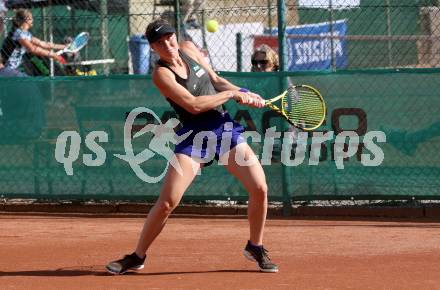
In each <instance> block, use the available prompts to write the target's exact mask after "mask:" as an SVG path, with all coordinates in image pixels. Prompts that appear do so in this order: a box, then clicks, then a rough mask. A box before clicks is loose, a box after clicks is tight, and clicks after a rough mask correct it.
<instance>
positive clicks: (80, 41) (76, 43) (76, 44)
mask: <svg viewBox="0 0 440 290" xmlns="http://www.w3.org/2000/svg"><path fill="white" fill-rule="evenodd" d="M89 38H90V35H89V33H88V32H81V33H80V34H78V35H77V36H76V37H75V39H74V40H73V41H72V42H71V43H70V44H69V45H68V46H66V47H65V48H64V49H62V50H60V51H57V54H58V55H61V54H63V53H65V52H71V53H75V52H78V51H79V50H80V49H81V48H83V47H84V46H86V45H87V43H88V42H89Z"/></svg>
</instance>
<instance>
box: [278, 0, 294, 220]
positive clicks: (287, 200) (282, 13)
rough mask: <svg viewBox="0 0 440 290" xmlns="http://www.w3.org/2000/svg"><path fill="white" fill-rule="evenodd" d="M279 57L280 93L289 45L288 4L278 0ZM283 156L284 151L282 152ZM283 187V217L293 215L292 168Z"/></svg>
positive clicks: (284, 175)
mask: <svg viewBox="0 0 440 290" xmlns="http://www.w3.org/2000/svg"><path fill="white" fill-rule="evenodd" d="M277 9H278V48H279V49H278V57H279V62H280V66H279V73H278V79H279V91H280V93H281V92H282V91H284V90H285V88H287V83H288V82H287V75H286V74H285V73H284V72H285V71H286V67H287V45H286V3H285V1H284V0H278V3H277ZM287 129H288V126H287V124H286V122H282V130H283V132H286V131H287ZM281 154H283V153H282V150H281ZM281 168H282V185H283V186H282V187H283V216H290V215H291V214H292V201H291V196H290V194H289V192H290V191H291V189H292V184H291V182H290V181H291V180H290V177H291V174H290V173H291V172H290V170H291V169H290V167H289V166H286V165H283V166H282V167H281Z"/></svg>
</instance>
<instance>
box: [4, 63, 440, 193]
mask: <svg viewBox="0 0 440 290" xmlns="http://www.w3.org/2000/svg"><path fill="white" fill-rule="evenodd" d="M222 76H223V77H225V78H227V79H229V80H230V81H232V82H233V83H235V84H237V85H239V86H241V87H247V88H249V89H251V90H252V91H255V92H257V93H259V94H261V95H262V96H263V97H265V98H270V97H273V96H276V95H277V94H279V93H280V92H281V91H282V90H283V89H284V88H281V87H280V84H281V83H282V82H281V81H280V78H284V77H285V78H288V79H289V81H290V82H292V83H295V84H309V85H312V86H313V87H315V88H317V89H318V90H319V91H320V92H321V93H322V95H323V96H324V98H325V101H326V104H327V109H328V110H327V117H326V120H325V124H324V125H323V126H321V127H320V128H319V129H318V130H316V131H315V132H313V133H308V136H306V137H307V138H305V137H304V136H305V135H304V134H303V133H301V132H297V131H296V130H293V129H292V128H288V127H287V126H286V125H285V124H283V121H282V119H281V118H279V117H278V116H277V115H276V114H274V113H272V112H271V111H269V110H266V109H254V108H249V107H245V106H240V105H238V104H236V103H234V102H233V101H230V102H228V103H227V104H226V108H227V110H228V111H229V113H230V114H231V116H232V117H233V118H234V119H236V120H237V121H238V122H240V123H241V124H242V125H243V126H244V127H245V128H246V130H247V131H248V132H250V133H249V134H248V135H247V136H249V137H248V139H247V140H248V143H249V144H250V145H251V146H252V148H253V149H254V151H255V152H256V154H257V156H258V158H259V159H260V160H261V162H262V163H263V168H264V170H265V173H266V177H267V182H268V185H269V190H270V194H269V196H270V200H272V201H283V200H284V201H285V200H287V199H298V200H313V199H350V198H355V199H363V198H366V199H394V198H404V199H410V198H413V197H414V198H416V199H438V198H439V197H440V181H439V180H440V179H439V176H440V162H439V161H440V157H439V155H438V150H439V149H440V137H439V136H440V114H439V112H440V110H439V108H440V96H439V93H438V91H439V89H440V70H435V69H432V70H428V69H407V70H371V71H368V70H367V71H365V70H364V71H339V72H336V73H325V72H321V73H301V74H298V73H296V74H294V73H285V74H283V73H223V74H222ZM134 115H136V116H137V117H136V118H135V119H134V120H133V122H131V121H130V120H132V119H131V116H134ZM174 117H176V115H175V113H174V112H173V110H172V108H171V106H170V105H169V104H168V102H166V100H165V99H164V98H163V97H162V96H161V95H160V94H159V92H158V91H157V89H156V88H155V87H154V85H153V83H152V81H151V78H150V77H149V76H109V77H103V76H102V77H101V76H97V77H78V78H72V77H66V78H63V77H61V78H53V79H50V78H0V195H1V196H3V197H7V198H9V197H11V198H12V197H27V198H37V199H38V198H53V199H122V200H148V199H150V200H151V199H155V198H156V197H157V196H158V194H159V192H160V189H161V186H162V184H163V182H164V180H163V178H162V177H163V174H164V172H165V170H166V168H167V166H168V161H167V159H168V157H167V156H169V155H167V152H168V153H169V152H170V151H169V150H172V148H173V146H174V145H173V144H172V143H166V144H165V143H164V144H165V145H164V146H162V147H161V148H159V149H158V147H157V146H153V145H152V143H153V141H154V140H156V141H157V139H154V138H155V137H157V132H156V133H154V132H153V131H154V130H152V129H151V128H158V126H150V127H145V126H146V125H148V124H149V125H160V124H170V123H171V122H169V123H166V122H167V121H169V120H170V118H174ZM131 123H132V125H133V126H132V128H131V130H128V129H127V128H125V129H124V125H127V124H131ZM178 126H179V125H178ZM176 128H178V127H176ZM142 129H144V130H142ZM286 129H287V131H288V132H289V133H291V135H289V136H290V137H289V138H287V137H286V138H284V137H285V136H288V135H287V134H285V133H283V132H282V131H283V130H286ZM124 130H125V131H124ZM124 132H125V133H124ZM172 132H173V131H172ZM268 132H275V133H276V132H278V133H279V137H276V138H268ZM292 134H293V135H292ZM124 136H125V138H124ZM292 136H293V137H292ZM292 140H293V141H292ZM292 143H293V145H292ZM155 144H156V145H157V143H155ZM268 144H269V145H270V146H269V147H271V146H272V145H271V144H273V146H272V149H273V150H270V153H271V154H270V155H271V156H269V155H267V154H266V153H267V152H266V153H264V150H265V148H267V146H268ZM289 144H290V145H289ZM162 145H163V144H162ZM159 147H160V146H159ZM301 148H303V149H304V150H303V151H305V154H303V155H302V154H301V153H300V152H301V150H302V149H301ZM136 161H138V162H136ZM283 178H285V179H286V180H287V181H288V182H286V180H283ZM283 184H287V185H288V186H289V187H288V188H283ZM184 198H185V199H186V200H210V199H216V200H224V199H231V200H244V199H246V198H247V194H246V192H245V190H244V189H243V187H242V186H241V184H240V183H239V182H238V181H237V180H236V179H235V178H234V177H232V176H231V175H230V174H229V173H228V172H227V170H226V169H225V168H224V167H222V166H221V165H219V164H217V163H215V162H214V164H212V165H211V166H208V167H206V168H204V169H202V170H201V172H200V175H199V176H197V177H196V180H195V182H194V183H193V184H192V185H191V187H190V188H189V189H188V191H187V193H186V194H185V197H184Z"/></svg>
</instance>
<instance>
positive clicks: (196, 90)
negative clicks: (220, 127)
mask: <svg viewBox="0 0 440 290" xmlns="http://www.w3.org/2000/svg"><path fill="white" fill-rule="evenodd" d="M179 55H180V57H181V58H182V60H183V61H184V62H185V63H186V65H187V66H188V68H189V74H188V77H187V78H186V79H184V78H181V77H180V76H179V75H178V74H176V73H175V72H174V71H173V70H172V69H171V68H170V67H169V66H168V65H167V64H166V63H164V62H163V61H162V60H159V61H158V62H157V64H158V65H159V66H163V67H166V68H168V69H169V70H170V71H171V72H172V73H173V74H174V75H175V77H176V81H177V82H178V83H179V84H180V85H182V86H183V87H184V88H186V89H187V90H188V91H189V92H190V93H191V94H192V95H193V96H195V97H198V96H203V95H215V94H216V93H217V91H216V90H215V88H214V86H213V85H212V83H211V79H210V78H209V75H208V72H207V71H206V70H205V69H203V67H202V66H201V65H200V64H198V63H197V62H196V61H195V60H193V59H192V58H190V57H189V56H188V55H187V54H185V53H184V52H183V51H180V50H179ZM167 101H168V102H169V103H170V104H171V106H172V107H173V108H174V110H175V111H176V113H177V114H178V115H179V118H180V121H181V122H182V123H183V124H185V123H194V122H197V123H199V122H204V121H209V120H210V119H212V118H213V117H218V116H219V113H223V112H224V111H225V110H224V109H223V106H217V107H216V108H214V109H211V110H209V111H206V112H203V113H200V114H191V113H190V112H188V111H186V110H185V109H184V108H182V107H181V106H179V105H178V104H176V103H175V102H173V101H172V100H171V99H169V98H167Z"/></svg>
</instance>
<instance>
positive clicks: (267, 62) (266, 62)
mask: <svg viewBox="0 0 440 290" xmlns="http://www.w3.org/2000/svg"><path fill="white" fill-rule="evenodd" d="M251 62H252V68H251V71H253V72H270V71H278V68H279V61H278V54H277V53H276V51H275V50H273V49H272V48H271V47H270V46H268V45H267V44H263V45H261V46H259V47H258V48H257V49H256V50H255V51H254V53H253V54H252V59H251Z"/></svg>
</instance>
